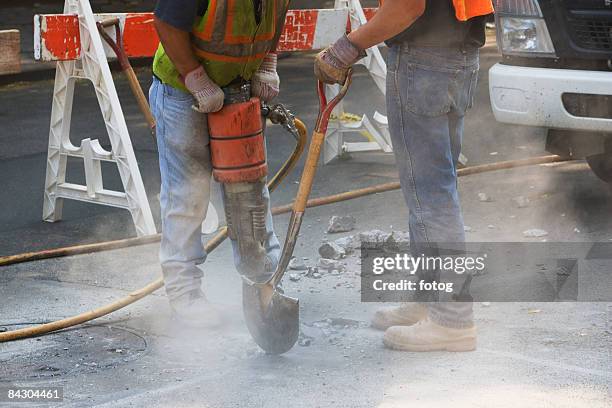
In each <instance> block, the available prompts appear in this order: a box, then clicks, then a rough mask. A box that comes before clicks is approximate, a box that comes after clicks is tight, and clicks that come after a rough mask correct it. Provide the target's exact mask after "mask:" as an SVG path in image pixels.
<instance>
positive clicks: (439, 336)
mask: <svg viewBox="0 0 612 408" xmlns="http://www.w3.org/2000/svg"><path fill="white" fill-rule="evenodd" d="M383 343H384V344H385V346H387V347H388V348H391V349H394V350H403V351H472V350H475V349H476V326H472V327H469V328H467V329H451V328H449V327H444V326H440V325H439V324H436V323H434V322H432V321H431V320H429V319H425V320H421V321H420V322H418V323H417V324H414V325H412V326H393V327H389V328H388V329H387V331H385V336H384V337H383Z"/></svg>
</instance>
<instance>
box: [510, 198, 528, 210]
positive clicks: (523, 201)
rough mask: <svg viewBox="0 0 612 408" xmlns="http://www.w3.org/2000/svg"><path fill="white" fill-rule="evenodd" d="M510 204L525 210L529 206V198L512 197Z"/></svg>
mask: <svg viewBox="0 0 612 408" xmlns="http://www.w3.org/2000/svg"><path fill="white" fill-rule="evenodd" d="M512 202H513V203H514V204H515V205H516V206H517V207H518V208H525V207H528V206H529V204H530V202H531V201H530V200H529V198H527V197H525V196H518V197H514V198H513V199H512Z"/></svg>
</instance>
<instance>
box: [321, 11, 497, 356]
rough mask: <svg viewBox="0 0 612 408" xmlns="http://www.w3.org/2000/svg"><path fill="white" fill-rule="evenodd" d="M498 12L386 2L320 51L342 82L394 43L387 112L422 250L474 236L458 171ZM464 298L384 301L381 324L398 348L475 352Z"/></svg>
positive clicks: (332, 76)
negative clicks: (488, 26)
mask: <svg viewBox="0 0 612 408" xmlns="http://www.w3.org/2000/svg"><path fill="white" fill-rule="evenodd" d="M492 12H493V7H492V4H491V1H490V0H384V2H383V3H382V4H381V7H380V8H379V10H378V12H377V13H376V15H375V16H374V17H373V18H372V19H371V20H370V21H369V22H368V23H367V24H364V25H363V26H361V27H360V28H359V29H357V30H355V31H353V32H351V33H350V34H348V35H346V36H343V37H342V38H340V39H339V40H338V41H336V42H335V43H334V44H333V45H332V46H330V47H329V48H327V49H325V50H323V51H322V52H321V53H320V54H319V55H317V57H316V61H315V74H316V76H317V77H318V78H319V79H320V80H322V81H324V82H327V83H342V82H343V81H344V80H345V78H346V75H347V72H348V69H349V67H350V66H351V65H353V64H354V63H355V62H357V61H358V60H359V59H360V58H362V57H363V56H364V55H365V52H364V50H366V49H367V48H369V47H372V46H376V45H377V44H379V43H381V42H383V41H386V43H387V45H389V53H388V56H387V90H386V100H387V116H388V120H389V131H390V133H391V139H392V142H393V151H394V153H395V159H396V164H397V167H398V170H399V176H400V182H401V186H402V191H403V194H404V198H405V201H406V204H407V205H408V208H409V212H410V215H409V226H410V239H411V251H412V252H413V255H414V256H419V255H421V254H428V255H431V254H436V253H437V254H439V251H438V248H439V245H437V244H440V243H453V244H460V245H462V243H463V242H464V240H465V235H464V224H463V218H462V214H461V207H460V202H459V195H458V192H457V171H456V169H457V163H458V159H459V154H460V152H461V141H462V137H463V121H464V116H465V113H466V111H467V110H468V109H469V108H470V107H471V106H472V103H473V99H474V94H475V90H476V81H477V78H478V70H479V62H478V49H479V48H480V47H482V46H483V45H484V43H485V23H486V15H488V14H490V13H492ZM419 295H420V296H419ZM419 295H417V300H428V299H429V298H428V297H427V296H429V294H427V293H425V294H419ZM460 300H465V301H460V302H417V303H405V304H402V305H401V306H399V307H394V308H385V309H383V310H380V311H378V312H377V313H376V314H375V316H374V318H373V321H372V325H373V326H374V327H376V328H378V329H382V330H385V335H384V344H385V345H386V346H388V347H390V348H394V349H399V350H407V351H435V350H449V351H450V350H452V351H469V350H473V349H475V347H476V329H475V326H474V322H473V312H472V302H471V298H469V297H467V298H464V299H460ZM467 300H470V301H467Z"/></svg>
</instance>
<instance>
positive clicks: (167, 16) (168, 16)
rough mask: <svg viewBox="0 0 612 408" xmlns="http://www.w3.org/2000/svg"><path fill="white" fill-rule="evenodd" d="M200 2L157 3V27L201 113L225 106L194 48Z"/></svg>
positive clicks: (161, 0) (171, 0) (173, 0)
mask: <svg viewBox="0 0 612 408" xmlns="http://www.w3.org/2000/svg"><path fill="white" fill-rule="evenodd" d="M197 8H198V0H158V2H157V6H156V7H155V17H154V24H155V29H156V30H157V35H158V36H159V39H160V41H161V43H162V45H163V47H164V51H165V52H166V54H167V55H168V57H169V58H170V61H172V63H173V64H174V66H175V67H176V70H177V71H178V72H179V74H180V75H181V77H182V79H183V80H184V82H185V87H186V88H187V89H188V90H189V92H191V94H192V95H193V96H194V98H195V99H196V101H197V104H196V105H194V108H195V109H196V110H198V111H200V112H202V113H208V112H216V111H218V110H220V109H221V108H222V107H223V99H224V95H223V91H222V90H221V88H219V86H218V85H217V84H215V83H214V82H213V81H212V80H211V79H210V78H209V77H208V75H207V74H206V71H205V70H204V67H202V65H201V64H200V62H199V61H198V59H197V58H196V56H195V54H194V53H193V49H192V47H191V38H190V34H189V33H190V31H191V27H192V26H193V22H194V21H195V19H196V16H197Z"/></svg>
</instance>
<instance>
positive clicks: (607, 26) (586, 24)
mask: <svg viewBox="0 0 612 408" xmlns="http://www.w3.org/2000/svg"><path fill="white" fill-rule="evenodd" d="M572 28H573V30H574V33H575V37H574V39H575V40H576V45H578V46H579V47H582V48H586V49H589V50H602V51H610V50H612V21H603V20H582V19H575V20H573V21H572Z"/></svg>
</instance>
